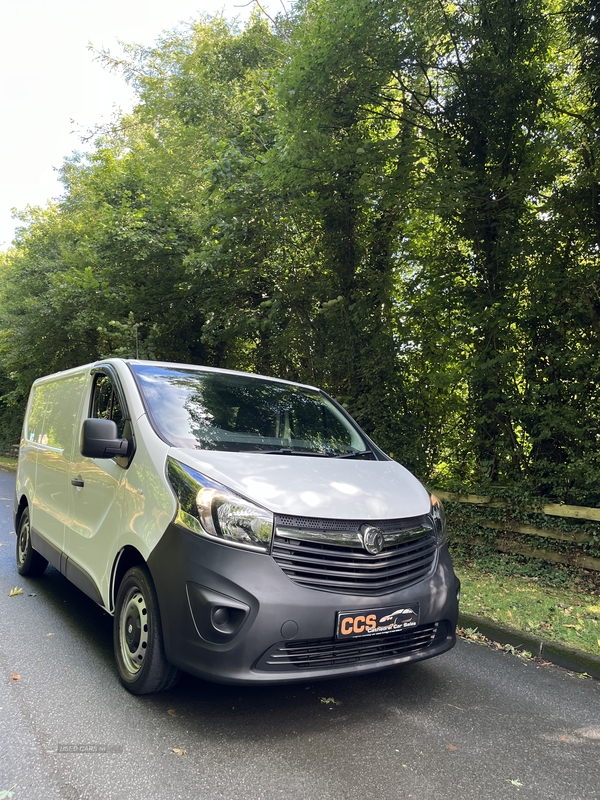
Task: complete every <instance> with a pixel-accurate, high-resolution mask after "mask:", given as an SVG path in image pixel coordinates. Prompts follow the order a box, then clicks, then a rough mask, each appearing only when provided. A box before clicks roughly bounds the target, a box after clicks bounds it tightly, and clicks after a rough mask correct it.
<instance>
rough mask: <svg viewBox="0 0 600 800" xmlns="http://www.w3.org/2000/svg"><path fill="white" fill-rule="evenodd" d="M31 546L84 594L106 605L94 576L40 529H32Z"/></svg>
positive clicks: (100, 604) (101, 604)
mask: <svg viewBox="0 0 600 800" xmlns="http://www.w3.org/2000/svg"><path fill="white" fill-rule="evenodd" d="M31 546H32V547H33V549H34V550H37V552H38V553H39V554H40V555H41V556H43V557H44V558H45V559H46V560H47V561H48V562H49V563H50V564H52V566H53V567H56V569H57V570H58V571H59V572H62V574H63V575H64V576H65V578H67V580H69V581H71V583H72V584H73V585H74V586H76V587H77V588H78V589H80V590H81V591H82V592H83V593H84V594H86V595H87V596H88V597H91V599H92V600H93V601H94V602H95V603H98V605H99V606H102V607H104V601H103V600H102V595H101V594H100V590H99V589H98V587H97V586H96V583H95V581H94V579H93V578H92V576H91V575H90V574H89V573H88V572H87V571H86V570H85V569H83V567H80V566H79V564H77V563H75V561H73V560H72V559H70V558H69V557H68V556H67V554H66V553H64V552H63V551H62V550H60V549H59V548H58V547H56V545H54V544H52V543H51V542H49V541H48V540H47V539H45V538H44V537H43V536H42V534H41V533H39V531H36V530H34V529H33V528H32V529H31Z"/></svg>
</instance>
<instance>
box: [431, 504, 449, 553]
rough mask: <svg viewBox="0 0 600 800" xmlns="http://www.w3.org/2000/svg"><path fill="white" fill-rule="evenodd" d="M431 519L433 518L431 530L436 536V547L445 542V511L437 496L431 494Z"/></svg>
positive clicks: (446, 537)
mask: <svg viewBox="0 0 600 800" xmlns="http://www.w3.org/2000/svg"><path fill="white" fill-rule="evenodd" d="M431 519H432V520H433V530H434V531H435V535H436V537H437V543H438V547H441V546H442V545H443V544H446V542H447V541H448V534H447V533H446V512H445V511H444V506H443V505H442V501H441V500H440V499H439V497H436V496H435V495H434V494H432V495H431Z"/></svg>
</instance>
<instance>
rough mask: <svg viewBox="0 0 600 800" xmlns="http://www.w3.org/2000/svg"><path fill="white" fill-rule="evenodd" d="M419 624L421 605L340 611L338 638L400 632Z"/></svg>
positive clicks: (412, 604)
mask: <svg viewBox="0 0 600 800" xmlns="http://www.w3.org/2000/svg"><path fill="white" fill-rule="evenodd" d="M418 624H419V606H418V604H417V603H411V604H410V605H407V606H401V607H394V606H390V607H389V608H378V609H375V610H374V611H349V612H346V611H338V615H337V627H336V639H352V638H355V637H357V636H374V635H376V634H381V633H398V632H399V631H403V630H405V629H406V628H415V627H416V626H417V625H418Z"/></svg>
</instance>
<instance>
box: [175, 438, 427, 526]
mask: <svg viewBox="0 0 600 800" xmlns="http://www.w3.org/2000/svg"><path fill="white" fill-rule="evenodd" d="M170 455H171V456H172V457H173V458H175V459H178V460H181V461H182V462H183V463H185V464H187V465H188V466H190V467H192V468H193V469H197V470H198V471H199V472H202V473H203V474H204V475H206V476H207V477H209V478H213V479H214V480H216V481H218V482H219V483H223V484H224V485H225V486H227V487H228V488H229V489H233V490H234V491H235V492H239V493H240V494H241V495H243V496H244V497H247V498H249V499H251V500H254V501H255V502H257V503H259V504H260V505H262V506H264V507H265V508H268V509H269V510H270V511H273V512H274V513H276V514H293V515H295V516H305V517H328V518H330V519H356V518H365V519H379V520H382V519H397V518H400V517H416V516H418V515H419V514H426V513H427V512H428V511H429V505H430V504H429V494H428V492H427V491H426V489H425V488H424V486H423V485H422V484H421V483H419V481H418V480H417V479H416V478H415V477H413V475H411V473H410V472H409V471H408V470H407V469H405V468H404V467H402V466H401V465H400V464H398V463H397V462H396V461H363V460H351V459H343V458H339V459H338V458H319V457H315V456H310V455H306V456H296V455H294V456H292V455H277V454H267V453H260V452H258V453H228V452H214V451H206V450H203V451H200V450H180V449H177V448H173V450H171V451H170Z"/></svg>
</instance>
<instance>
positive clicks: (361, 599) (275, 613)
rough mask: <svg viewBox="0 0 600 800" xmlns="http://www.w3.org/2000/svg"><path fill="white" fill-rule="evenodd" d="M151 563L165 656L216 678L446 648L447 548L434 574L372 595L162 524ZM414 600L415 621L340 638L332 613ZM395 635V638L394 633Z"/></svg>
mask: <svg viewBox="0 0 600 800" xmlns="http://www.w3.org/2000/svg"><path fill="white" fill-rule="evenodd" d="M148 566H149V568H150V571H151V573H152V577H153V580H154V583H155V586H156V590H157V594H158V600H159V606H160V613H161V620H162V629H163V635H164V642H165V651H166V656H167V658H168V660H169V661H170V662H171V663H172V664H174V665H176V666H178V667H180V668H181V669H183V670H185V671H186V672H189V673H191V674H193V675H196V676H198V677H200V678H205V679H207V680H211V681H216V682H220V683H291V682H296V681H307V680H315V679H317V678H329V677H334V676H342V675H356V674H358V673H361V674H362V673H367V672H375V671H377V670H381V669H384V668H387V667H390V666H394V665H396V664H401V663H406V662H409V661H418V660H422V659H425V658H431V657H432V656H436V655H439V654H440V653H443V652H445V651H446V650H449V649H450V648H451V647H452V646H453V645H454V643H455V641H456V639H455V628H456V622H457V619H458V600H457V592H458V588H459V583H458V580H457V578H456V576H455V575H454V571H453V569H452V562H451V560H450V556H449V554H448V548H447V546H444V547H442V548H441V549H440V551H439V554H438V557H437V559H436V562H435V568H434V570H433V572H432V573H431V575H430V576H429V577H427V578H426V579H424V580H421V581H419V582H418V583H415V584H414V585H412V586H409V587H407V588H405V589H402V590H401V591H397V592H393V593H390V594H385V595H381V596H378V597H372V596H367V597H365V596H360V595H348V594H338V593H333V592H326V591H318V590H315V589H308V588H304V587H301V586H298V585H296V584H295V583H293V582H292V581H291V580H290V579H289V578H288V577H287V576H286V575H285V574H284V573H283V571H282V570H281V569H280V567H279V566H278V565H277V564H276V563H275V561H274V560H273V559H272V558H271V556H269V555H263V554H260V553H254V552H250V551H246V550H241V549H237V548H235V547H231V546H228V545H221V544H219V543H216V542H212V541H209V540H206V539H203V538H202V537H201V536H197V535H196V534H194V533H191V532H190V531H187V530H185V529H183V528H180V527H179V526H177V525H175V524H173V523H172V524H171V525H169V527H168V528H167V530H166V531H165V534H164V536H163V537H162V539H161V540H160V542H159V543H158V545H157V547H156V548H155V549H154V551H153V552H152V554H151V556H150V558H149V560H148ZM415 603H418V604H419V610H420V618H419V626H418V628H413V629H412V630H410V631H407V632H403V633H402V634H399V633H394V634H383V635H378V636H369V637H365V638H361V639H353V640H352V641H350V642H337V641H336V640H335V639H334V634H335V625H336V619H337V613H338V612H339V611H356V610H363V609H364V610H370V609H377V608H382V607H387V606H395V605H398V607H401V606H403V605H408V604H415ZM392 637H395V638H392Z"/></svg>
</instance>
